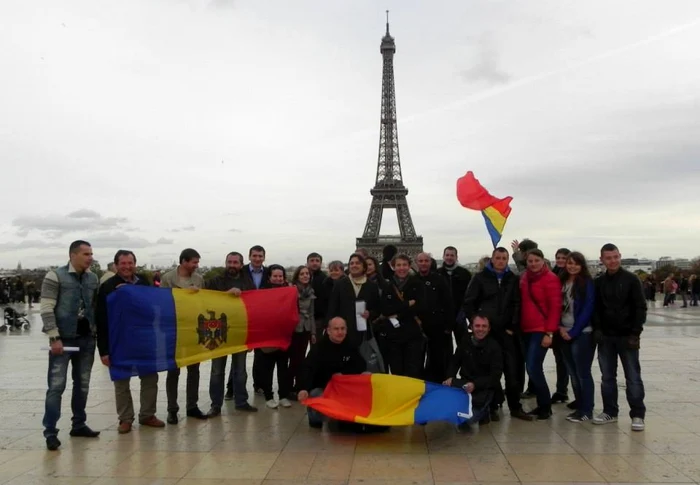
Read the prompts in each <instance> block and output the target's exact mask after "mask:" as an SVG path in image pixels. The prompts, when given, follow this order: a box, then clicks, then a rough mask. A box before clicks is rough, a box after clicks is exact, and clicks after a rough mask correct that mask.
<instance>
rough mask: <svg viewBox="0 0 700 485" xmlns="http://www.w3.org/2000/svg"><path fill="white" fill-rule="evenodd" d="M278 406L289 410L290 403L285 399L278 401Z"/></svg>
mask: <svg viewBox="0 0 700 485" xmlns="http://www.w3.org/2000/svg"><path fill="white" fill-rule="evenodd" d="M280 406H282V407H283V408H291V407H292V403H291V401H290V400H289V399H287V398H286V397H285V398H283V399H280Z"/></svg>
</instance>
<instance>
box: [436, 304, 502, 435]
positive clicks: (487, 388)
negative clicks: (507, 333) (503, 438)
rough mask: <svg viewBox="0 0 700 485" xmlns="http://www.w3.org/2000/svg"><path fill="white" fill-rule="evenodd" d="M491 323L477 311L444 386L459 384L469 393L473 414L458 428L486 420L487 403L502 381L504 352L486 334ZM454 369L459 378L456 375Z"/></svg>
mask: <svg viewBox="0 0 700 485" xmlns="http://www.w3.org/2000/svg"><path fill="white" fill-rule="evenodd" d="M490 330H491V324H490V323H489V320H488V318H486V317H485V316H484V315H477V316H476V317H474V320H473V322H472V332H473V333H471V334H470V333H465V334H464V337H462V341H461V342H460V344H459V346H458V347H457V350H456V351H455V354H454V357H453V358H452V362H451V363H450V368H449V373H448V375H449V376H451V377H449V378H448V379H447V380H446V381H445V382H443V384H444V385H446V386H451V387H459V388H462V389H464V392H466V393H468V394H469V395H470V396H471V400H472V412H473V414H472V417H471V419H469V421H467V422H465V423H463V424H461V425H460V427H459V429H460V430H468V429H469V426H470V424H472V423H476V422H480V423H482V424H486V423H488V422H489V405H490V404H491V400H492V399H493V395H494V391H495V390H496V389H498V388H499V386H500V385H501V374H502V373H503V356H502V353H501V348H500V346H499V345H498V343H497V342H496V341H495V340H493V339H490V338H487V337H488V335H489V331H490ZM457 372H459V374H460V378H459V379H457Z"/></svg>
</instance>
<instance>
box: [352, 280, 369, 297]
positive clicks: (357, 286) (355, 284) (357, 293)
mask: <svg viewBox="0 0 700 485" xmlns="http://www.w3.org/2000/svg"><path fill="white" fill-rule="evenodd" d="M350 282H351V283H352V288H353V289H354V290H355V298H357V297H358V296H360V290H361V289H362V285H364V284H365V283H367V276H365V275H362V276H360V277H359V278H354V277H352V276H351V277H350Z"/></svg>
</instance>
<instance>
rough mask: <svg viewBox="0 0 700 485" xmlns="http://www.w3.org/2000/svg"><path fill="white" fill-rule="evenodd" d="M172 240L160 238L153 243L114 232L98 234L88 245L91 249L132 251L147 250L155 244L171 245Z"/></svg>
mask: <svg viewBox="0 0 700 485" xmlns="http://www.w3.org/2000/svg"><path fill="white" fill-rule="evenodd" d="M172 243H173V240H172V239H166V238H163V237H162V238H160V239H158V240H157V241H156V242H155V243H153V242H151V241H149V240H148V239H144V238H142V237H131V236H129V235H127V234H124V233H121V232H116V233H104V234H98V235H96V236H94V237H91V238H90V244H92V246H93V248H99V249H100V250H101V249H105V248H107V249H119V248H123V249H134V248H148V247H151V246H154V245H156V244H172Z"/></svg>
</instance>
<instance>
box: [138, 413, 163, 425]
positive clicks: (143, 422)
mask: <svg viewBox="0 0 700 485" xmlns="http://www.w3.org/2000/svg"><path fill="white" fill-rule="evenodd" d="M139 423H141V426H150V427H151V428H164V427H165V423H164V422H163V421H161V420H160V419H158V418H156V417H155V416H151V417H150V418H146V419H142V420H141V421H139Z"/></svg>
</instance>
